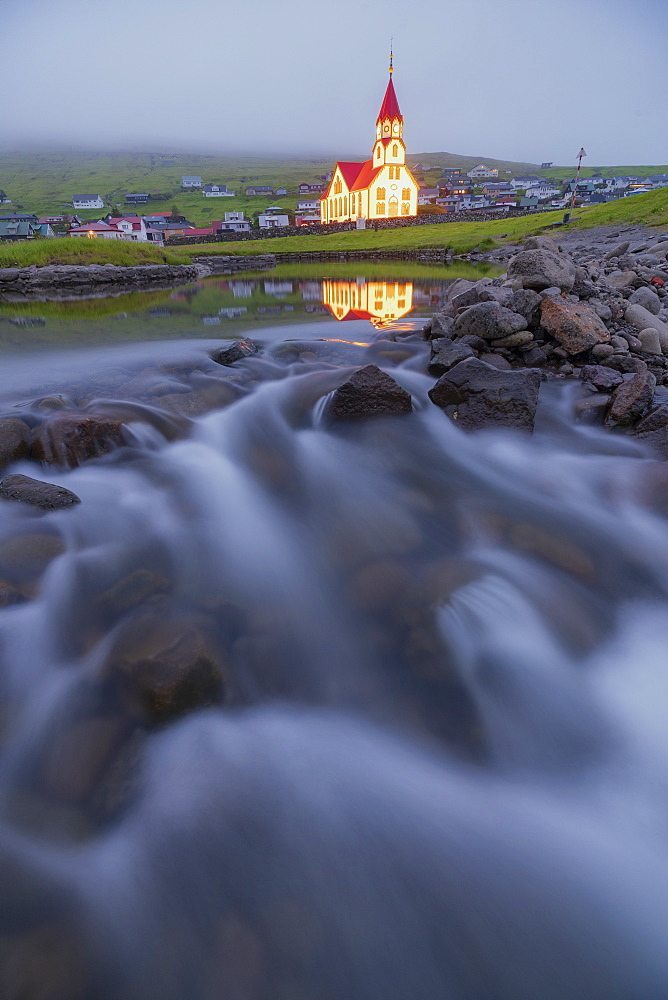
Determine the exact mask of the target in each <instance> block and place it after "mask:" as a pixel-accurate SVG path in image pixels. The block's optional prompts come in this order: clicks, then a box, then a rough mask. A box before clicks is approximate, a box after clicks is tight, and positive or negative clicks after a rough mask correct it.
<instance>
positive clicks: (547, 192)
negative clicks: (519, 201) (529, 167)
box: [525, 181, 561, 201]
mask: <svg viewBox="0 0 668 1000" xmlns="http://www.w3.org/2000/svg"><path fill="white" fill-rule="evenodd" d="M560 193H561V192H560V191H559V189H558V188H556V187H555V186H554V185H553V184H550V183H549V181H539V182H538V184H533V185H532V186H531V187H529V188H527V189H526V191H525V197H526V198H540V200H541V201H544V200H545V199H546V198H556V197H557V195H558V194H560Z"/></svg>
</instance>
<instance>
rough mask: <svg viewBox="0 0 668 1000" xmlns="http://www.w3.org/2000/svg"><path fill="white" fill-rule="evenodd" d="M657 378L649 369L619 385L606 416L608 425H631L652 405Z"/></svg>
mask: <svg viewBox="0 0 668 1000" xmlns="http://www.w3.org/2000/svg"><path fill="white" fill-rule="evenodd" d="M655 388H656V379H655V377H654V375H652V373H651V372H649V371H644V372H637V373H636V374H635V375H634V376H633V378H630V379H627V380H626V381H625V382H622V384H621V385H619V386H617V388H616V389H615V391H614V392H613V394H612V398H611V400H610V406H609V407H608V412H607V414H606V417H605V423H606V426H607V427H631V426H633V424H635V423H636V422H637V421H638V420H640V418H641V417H643V416H644V415H645V414H646V413H647V412H648V411H649V410H650V409H651V407H652V405H653V401H654V390H655Z"/></svg>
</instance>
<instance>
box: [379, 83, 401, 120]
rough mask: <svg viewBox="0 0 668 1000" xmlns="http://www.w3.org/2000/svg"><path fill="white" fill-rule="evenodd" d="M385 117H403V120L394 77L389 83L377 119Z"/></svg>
mask: <svg viewBox="0 0 668 1000" xmlns="http://www.w3.org/2000/svg"><path fill="white" fill-rule="evenodd" d="M383 118H401V120H402V121H403V115H402V114H401V110H400V109H399V101H398V100H397V95H396V94H395V92H394V84H393V83H392V77H390V82H389V83H388V85H387V90H386V91H385V97H384V98H383V103H382V104H381V106H380V111H379V112H378V119H377V120H378V121H381V119H383Z"/></svg>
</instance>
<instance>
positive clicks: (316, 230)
mask: <svg viewBox="0 0 668 1000" xmlns="http://www.w3.org/2000/svg"><path fill="white" fill-rule="evenodd" d="M539 214H541V212H527V211H526V210H525V209H518V208H511V209H509V210H508V211H507V212H503V211H495V212H480V211H478V210H475V211H471V212H448V213H447V214H446V215H416V216H411V218H408V219H377V220H375V221H374V222H368V223H367V227H366V231H367V232H368V231H370V230H373V231H374V232H375V231H376V230H378V229H402V228H403V227H405V226H429V225H437V224H439V223H444V222H446V223H447V222H492V221H493V220H494V219H507V218H514V217H516V216H525V215H539ZM355 228H356V226H355V223H354V222H335V223H331V224H330V225H328V226H277V227H276V228H275V229H251V231H250V232H248V233H233V232H224V233H220V234H219V235H217V236H198V237H197V238H196V239H194V238H193V237H192V236H173V237H172V238H171V239H168V240H167V241H166V242H167V245H168V246H187V245H188V244H189V243H190V244H191V245H192V244H193V243H198V244H199V243H229V242H232V241H237V240H264V239H274V238H276V237H280V236H309V235H314V236H318V235H325V236H326V235H331V234H334V233H344V232H348V231H350V230H352V229H355Z"/></svg>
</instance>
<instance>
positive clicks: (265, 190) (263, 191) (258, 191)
mask: <svg viewBox="0 0 668 1000" xmlns="http://www.w3.org/2000/svg"><path fill="white" fill-rule="evenodd" d="M273 193H274V189H273V188H271V187H267V186H266V185H262V186H259V187H257V186H256V187H247V188H246V194H247V195H248V197H250V198H253V197H255V196H256V195H264V197H265V198H266V197H267V195H270V194H273Z"/></svg>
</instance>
